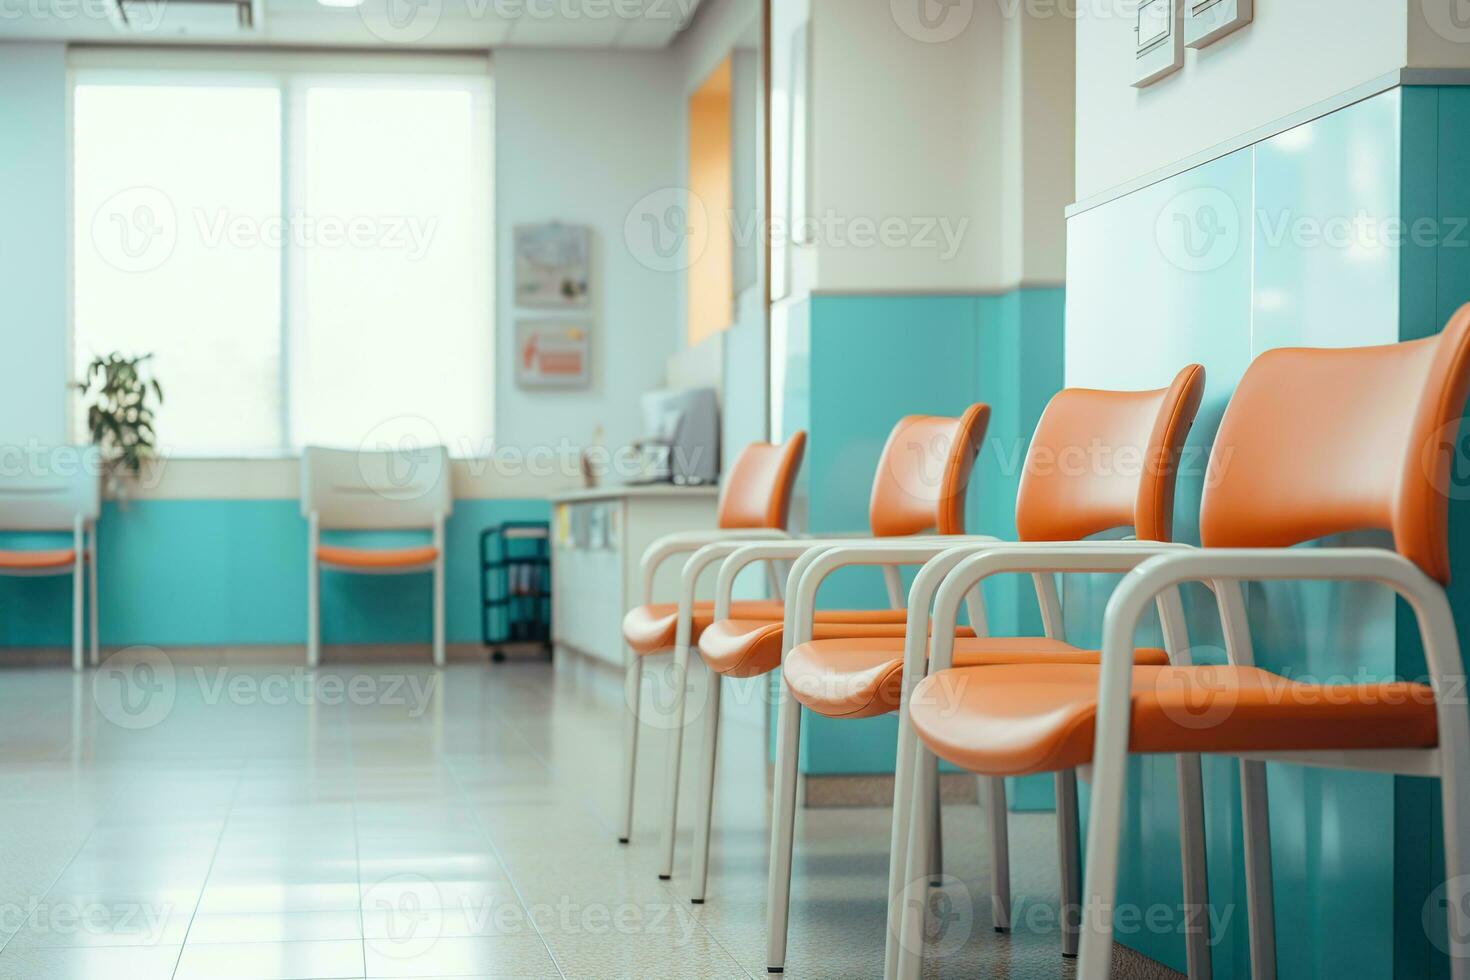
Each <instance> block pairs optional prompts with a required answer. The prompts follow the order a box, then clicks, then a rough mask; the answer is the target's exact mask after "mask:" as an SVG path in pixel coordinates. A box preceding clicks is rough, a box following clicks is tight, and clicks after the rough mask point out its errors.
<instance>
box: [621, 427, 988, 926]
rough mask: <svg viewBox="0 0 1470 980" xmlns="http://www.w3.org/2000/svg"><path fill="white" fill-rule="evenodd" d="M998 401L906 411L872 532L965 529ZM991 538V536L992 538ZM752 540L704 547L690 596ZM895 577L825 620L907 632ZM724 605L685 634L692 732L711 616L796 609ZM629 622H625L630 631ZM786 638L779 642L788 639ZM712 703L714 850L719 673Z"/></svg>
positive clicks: (792, 548)
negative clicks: (883, 603) (697, 661)
mask: <svg viewBox="0 0 1470 980" xmlns="http://www.w3.org/2000/svg"><path fill="white" fill-rule="evenodd" d="M989 418H990V409H989V407H988V406H986V405H983V404H976V405H972V406H970V407H969V408H968V409H966V410H965V412H964V413H963V414H961V415H960V416H959V417H957V418H948V417H943V416H927V415H914V416H908V417H906V418H904V419H901V420H900V421H899V422H898V424H897V425H896V426H895V427H894V429H893V431H892V432H891V433H890V434H889V437H888V442H887V443H886V444H885V446H884V448H883V452H882V453H881V455H880V457H879V462H878V468H877V472H876V474H875V475H874V478H873V490H872V498H871V503H870V507H869V515H870V524H871V532H870V533H871V534H872V535H876V536H878V537H880V538H896V537H902V536H913V535H918V534H921V533H923V532H924V531H928V530H937V531H938V532H939V533H940V534H942V535H954V534H960V533H963V529H964V507H965V491H966V489H967V488H968V485H969V477H970V472H971V469H972V468H973V466H974V462H975V456H976V454H977V453H978V451H979V447H980V443H981V441H982V440H983V438H984V435H985V428H986V425H987V424H988V422H989ZM821 540H822V539H812V538H805V539H801V540H798V541H786V542H780V543H776V544H772V543H770V542H767V543H765V544H762V545H759V546H760V547H762V548H766V549H773V550H771V553H770V555H769V557H768V558H766V559H764V560H766V561H767V562H768V565H774V564H775V563H776V562H779V561H790V560H795V559H797V558H799V556H801V555H802V554H803V553H804V552H806V551H807V550H809V549H811V548H813V547H817V546H819V545H820V543H821ZM986 540H989V539H986ZM749 546H751V545H750V544H749V542H736V543H729V542H726V543H719V544H711V545H708V546H706V547H704V548H701V549H700V550H699V551H697V552H695V554H694V555H693V557H691V558H690V559H689V562H688V564H686V566H685V569H684V574H683V587H684V589H685V595H684V599H685V601H692V598H693V587H694V582H695V581H696V580H697V578H698V576H699V575H700V574H701V572H702V571H703V570H704V569H705V568H707V567H708V566H709V565H711V564H713V563H715V562H717V561H719V560H720V559H722V558H724V557H726V556H728V555H730V554H731V553H732V552H734V551H737V550H739V549H741V548H742V547H749ZM892 571H893V575H892V577H891V578H890V579H889V581H888V586H889V593H890V597H891V598H892V601H893V604H894V608H892V609H888V610H834V611H824V612H823V613H821V614H820V618H822V619H823V621H824V622H855V623H857V624H861V627H859V626H853V625H849V626H848V627H847V629H848V630H852V629H857V628H865V629H868V630H871V631H874V632H875V633H876V634H877V635H895V634H896V635H902V633H903V619H904V611H903V609H902V592H901V590H900V589H899V588H898V586H899V581H898V577H897V572H896V570H892ZM722 595H723V603H724V604H723V606H722V608H721V609H720V610H719V611H718V614H716V611H715V610H709V611H707V612H705V613H704V614H703V615H701V616H699V617H698V618H697V620H691V622H690V625H689V628H688V630H687V631H686V632H684V633H681V634H680V635H679V636H677V637H676V638H675V646H674V653H675V666H674V671H675V677H676V679H677V681H678V683H677V684H676V686H675V689H674V697H673V701H672V704H671V709H672V710H671V714H672V717H671V719H670V722H669V727H670V728H672V729H673V731H675V732H676V733H677V732H682V731H683V727H684V717H685V701H684V686H683V683H682V681H683V678H684V676H685V672H686V671H687V667H688V661H689V650H690V647H691V646H692V645H693V644H694V643H696V642H700V641H701V639H702V638H704V637H707V636H708V629H709V627H710V625H711V621H712V620H715V619H720V620H728V619H730V618H731V617H732V616H735V617H740V619H739V622H740V623H741V624H743V626H745V627H751V628H754V629H756V630H764V629H766V628H769V627H773V626H774V627H777V628H779V626H780V621H781V619H782V617H783V616H784V615H785V614H786V609H785V607H784V605H783V604H781V603H766V604H741V603H733V604H732V603H731V602H730V600H729V589H726V590H725V591H724V592H723V593H722ZM626 633H627V624H626V622H625V634H626ZM778 642H779V640H778ZM708 680H709V689H708V690H709V696H708V699H707V701H708V703H707V705H706V708H705V712H704V722H705V731H704V746H705V780H704V784H703V786H702V787H701V792H700V794H699V796H698V800H699V803H700V814H699V817H698V819H697V821H696V835H697V838H698V839H697V844H696V849H695V853H696V855H700V856H703V855H706V854H707V853H708V834H709V822H710V821H709V818H710V805H711V799H712V794H713V764H714V756H715V751H716V739H717V737H718V731H719V705H718V700H719V684H718V675H717V674H710V675H709V676H708ZM682 741H683V740H682V738H679V737H675V738H674V739H673V740H672V743H671V748H670V758H669V763H668V770H667V778H668V783H667V786H668V791H667V798H666V806H667V808H668V809H667V813H666V818H665V823H664V831H663V841H662V849H663V865H662V867H661V869H660V872H659V878H660V879H662V880H668V879H669V878H671V877H672V876H673V865H674V833H675V828H676V826H677V821H678V794H679V773H680V765H681V758H682V751H683V746H682ZM704 877H705V876H704V874H703V870H702V867H699V866H697V867H696V875H695V880H696V891H695V894H694V896H693V898H694V900H695V901H696V902H699V901H702V900H703V897H704V896H703V890H702V885H700V884H699V883H700V882H702V881H703V880H704Z"/></svg>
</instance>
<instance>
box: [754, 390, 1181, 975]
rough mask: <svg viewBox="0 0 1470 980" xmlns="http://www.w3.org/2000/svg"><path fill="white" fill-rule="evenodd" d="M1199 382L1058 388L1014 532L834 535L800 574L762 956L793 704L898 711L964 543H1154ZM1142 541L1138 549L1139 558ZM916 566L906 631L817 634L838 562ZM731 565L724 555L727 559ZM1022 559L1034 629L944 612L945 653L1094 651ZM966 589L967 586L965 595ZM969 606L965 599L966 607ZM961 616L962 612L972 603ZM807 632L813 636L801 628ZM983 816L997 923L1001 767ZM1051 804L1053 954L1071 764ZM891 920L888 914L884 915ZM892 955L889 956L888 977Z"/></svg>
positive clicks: (1003, 924)
mask: <svg viewBox="0 0 1470 980" xmlns="http://www.w3.org/2000/svg"><path fill="white" fill-rule="evenodd" d="M1203 391H1204V369H1203V368H1201V367H1200V366H1199V365H1197V364H1192V365H1189V366H1187V367H1185V368H1183V369H1182V370H1180V371H1179V373H1178V374H1177V375H1176V376H1175V378H1174V379H1173V381H1172V383H1171V384H1169V385H1168V386H1166V387H1164V388H1159V389H1155V390H1150V391H1101V390H1090V389H1080V388H1072V389H1066V390H1064V391H1062V392H1060V393H1058V394H1057V395H1056V396H1054V397H1053V398H1052V400H1051V402H1050V403H1049V404H1048V405H1047V408H1046V410H1045V412H1044V413H1043V414H1042V417H1041V419H1040V421H1039V422H1038V424H1037V427H1036V432H1035V434H1034V435H1033V437H1032V439H1031V442H1030V445H1029V447H1028V450H1027V456H1026V459H1025V461H1024V465H1023V468H1022V473H1021V482H1020V487H1019V489H1018V492H1017V501H1016V528H1017V531H1018V538H1019V541H1017V542H1011V543H993V544H979V545H969V546H964V547H955V548H935V547H924V548H917V549H914V550H912V551H906V549H897V550H893V549H872V548H866V547H864V546H861V545H838V546H835V547H832V548H829V549H827V550H826V551H825V552H824V553H823V554H821V555H820V556H818V557H816V558H815V559H814V560H813V561H812V562H811V563H810V564H809V565H808V566H807V567H806V568H805V569H804V570H803V573H802V574H801V576H800V581H799V582H798V583H797V585H796V586H795V588H794V589H793V591H792V601H791V607H792V610H793V612H792V619H793V630H792V637H791V641H792V642H791V644H790V645H789V646H788V647H787V648H786V649H785V650H783V651H781V652H780V654H779V655H778V656H776V657H773V658H771V659H770V661H769V665H768V666H767V668H766V669H775V668H776V667H778V666H779V667H780V668H781V669H782V674H783V679H784V682H785V683H784V692H783V697H782V701H781V704H780V708H779V723H778V735H777V749H776V757H777V760H776V776H775V778H776V793H775V801H774V804H773V818H772V819H773V825H772V851H771V853H772V861H771V867H770V883H769V894H770V904H769V908H768V913H769V916H770V919H769V941H768V957H769V958H768V968H771V969H780V968H782V967H783V966H784V959H785V949H786V938H787V935H786V934H787V918H788V908H789V904H788V903H789V895H790V883H791V849H792V843H793V838H794V831H795V799H794V793H795V785H796V775H797V769H796V762H797V758H798V753H799V738H800V722H801V708H802V707H806V708H807V709H808V710H811V711H813V712H815V713H816V714H819V715H822V716H824V717H828V718H871V717H876V716H878V715H883V714H887V713H888V712H891V711H895V710H898V709H899V707H900V705H901V702H902V694H903V691H904V690H905V688H904V685H903V684H902V681H903V676H904V672H905V664H906V661H907V660H908V655H907V652H906V651H908V650H912V651H913V652H914V655H915V657H916V659H920V660H922V654H923V649H924V644H925V642H926V638H927V636H928V634H929V618H928V603H929V600H930V599H931V598H932V595H933V588H932V586H931V585H930V584H929V583H930V582H931V581H932V580H933V578H934V575H935V571H936V568H942V567H944V566H945V565H953V564H954V562H955V561H957V560H958V557H959V556H961V555H964V554H968V553H969V552H970V551H973V550H976V549H986V548H1004V549H1005V550H1006V552H1007V553H1008V554H1015V555H1022V554H1031V555H1036V556H1040V557H1041V558H1044V556H1045V555H1047V554H1049V553H1051V552H1052V551H1054V550H1055V549H1058V548H1062V547H1066V546H1068V545H1069V544H1071V545H1072V547H1074V548H1076V547H1079V546H1084V547H1087V548H1091V549H1094V550H1097V549H1105V550H1118V549H1121V550H1123V551H1124V552H1126V553H1129V554H1132V553H1134V552H1136V551H1137V550H1139V549H1147V553H1152V552H1153V551H1156V550H1157V549H1158V548H1159V547H1161V546H1167V542H1169V541H1170V539H1171V536H1172V527H1173V499H1174V482H1175V477H1176V474H1177V462H1178V459H1179V456H1180V453H1181V450H1182V447H1183V444H1184V440H1185V438H1186V437H1187V435H1188V433H1189V430H1190V427H1191V425H1192V424H1193V421H1194V417H1195V414H1196V412H1197V411H1198V408H1199V404H1200V400H1201V397H1202V395H1203ZM1123 531H1126V532H1128V533H1130V534H1132V535H1135V536H1136V538H1137V539H1138V540H1135V541H1126V542H1116V541H1087V542H1083V540H1082V539H1084V538H1087V537H1089V536H1091V535H1098V534H1104V533H1109V532H1111V533H1113V534H1115V535H1116V534H1117V533H1119V532H1123ZM1147 553H1145V554H1144V555H1143V556H1142V557H1147ZM926 560H927V561H928V564H926V565H925V569H924V570H923V571H921V573H920V578H919V579H917V580H916V581H915V583H914V586H913V587H912V588H911V590H910V593H909V599H908V602H909V610H908V625H907V629H906V631H905V633H903V634H901V635H896V636H887V637H877V636H860V635H857V634H853V635H849V636H833V635H830V634H831V632H832V630H833V628H832V627H828V628H827V631H828V633H829V635H827V636H822V635H821V632H822V628H821V627H819V626H815V625H813V624H812V619H813V612H814V609H815V600H816V595H817V592H818V589H819V588H820V586H821V584H822V582H823V581H824V580H825V579H826V578H827V577H828V576H829V575H830V574H832V573H833V572H835V571H836V570H837V569H839V568H844V567H850V566H853V565H864V564H880V565H886V566H892V565H895V564H899V563H916V562H925V561H926ZM732 563H733V560H732ZM1034 564H1035V568H1034V570H1033V571H1031V573H1030V574H1031V580H1032V583H1033V585H1034V587H1035V591H1036V597H1037V603H1038V605H1039V607H1040V611H1041V614H1042V622H1043V626H1044V632H1045V636H1042V637H992V636H988V635H986V630H985V629H984V624H983V623H982V624H981V627H980V628H979V629H977V631H976V632H977V633H978V634H979V635H976V636H969V637H966V636H963V635H960V634H961V631H959V630H958V629H956V626H955V624H954V623H949V624H948V625H947V627H940V628H948V629H949V630H950V631H951V632H952V633H954V634H956V636H957V638H955V639H954V640H953V643H954V646H955V648H956V650H957V651H958V652H957V657H958V658H959V660H960V661H961V662H963V663H967V664H986V663H1031V662H1035V663H1096V662H1097V660H1098V656H1099V655H1098V653H1097V651H1091V650H1084V649H1081V648H1078V647H1076V646H1073V645H1072V644H1070V643H1067V642H1066V640H1065V635H1064V629H1063V625H1062V615H1061V603H1060V599H1059V596H1058V592H1057V586H1056V581H1055V578H1054V577H1053V576H1052V575H1051V574H1050V571H1051V569H1048V568H1047V567H1046V562H1045V561H1044V560H1037V561H1036V562H1035V563H1034ZM973 595H974V593H973V592H971V593H967V594H966V600H971V599H972V597H973ZM971 608H972V609H973V608H974V607H973V606H972V607H971ZM971 621H972V624H973V623H974V622H975V617H974V614H973V612H972V615H971ZM814 631H815V634H816V638H815V639H813V638H812V637H813V635H814ZM1135 656H1136V658H1137V660H1138V662H1140V663H1155V664H1165V663H1168V662H1169V657H1168V654H1167V653H1166V651H1165V650H1159V649H1153V648H1143V649H1139V650H1137V651H1136V652H1135ZM911 754H912V750H911V749H906V748H905V747H904V746H900V751H899V754H898V760H897V765H896V768H895V799H896V800H907V799H908V796H909V792H910V790H909V786H910V782H911V780H912V779H913V775H912V772H911V771H910V769H909V766H908V757H909V755H911ZM1191 768H1192V770H1193V772H1192V773H1191V774H1190V775H1191V778H1193V779H1195V780H1197V778H1198V777H1197V771H1198V761H1197V760H1188V759H1186V760H1184V762H1183V763H1182V769H1181V771H1184V770H1187V769H1191ZM934 788H935V790H936V792H935V793H932V794H931V795H930V797H929V798H927V799H926V800H925V802H924V804H923V806H922V808H920V809H916V810H915V811H914V812H915V813H918V814H923V815H924V817H921V818H920V819H925V818H926V817H927V815H928V814H929V812H930V811H931V810H933V809H935V808H937V806H938V798H937V787H934ZM982 788H983V789H984V790H985V792H984V794H983V796H984V799H985V802H986V807H987V816H988V817H989V820H990V841H991V848H992V910H993V914H994V916H995V925H996V928H997V929H998V930H1006V929H1008V928H1009V927H1010V888H1009V862H1008V855H1007V827H1006V824H1007V819H1006V797H1005V784H1004V780H1002V779H992V780H986V781H983V783H982ZM1056 791H1057V812H1058V815H1059V824H1058V827H1059V851H1060V856H1061V860H1060V865H1061V870H1062V895H1063V907H1064V916H1063V925H1064V928H1063V949H1062V951H1063V954H1064V955H1069V956H1071V955H1076V938H1077V931H1076V928H1077V927H1076V923H1075V915H1073V916H1071V918H1070V919H1069V918H1068V917H1067V915H1066V913H1067V912H1068V911H1070V910H1074V909H1075V908H1076V903H1077V899H1078V891H1079V882H1078V880H1077V879H1078V868H1077V857H1076V855H1077V824H1076V793H1077V785H1076V774H1075V773H1074V772H1071V771H1067V772H1064V773H1059V774H1058V776H1057V780H1056ZM908 816H909V811H908V810H907V809H905V808H904V807H897V806H896V807H895V810H894V841H893V849H892V853H891V855H890V876H891V877H892V879H893V881H892V882H891V886H890V887H891V889H893V890H892V891H890V894H893V893H894V892H896V890H897V886H898V884H899V883H900V882H901V880H902V879H901V878H900V876H901V874H902V873H903V872H904V871H905V870H906V867H907V866H906V855H907V846H908V831H907V825H906V823H905V822H904V821H905V819H906V818H907V817H908ZM1181 821H1182V823H1183V825H1184V827H1185V832H1186V835H1188V834H1191V833H1195V832H1196V831H1197V832H1199V833H1201V834H1202V821H1203V816H1202V813H1201V812H1200V810H1199V809H1198V807H1196V806H1195V805H1194V804H1193V801H1191V800H1189V799H1181ZM925 822H926V825H927V826H929V827H930V828H931V830H930V833H929V838H928V844H929V847H930V849H929V851H927V852H926V860H927V861H928V866H915V867H914V868H913V869H912V872H911V873H913V874H916V875H923V876H925V877H928V876H929V875H931V874H933V873H934V868H933V865H935V864H936V863H937V862H936V861H935V860H934V858H933V857H932V855H933V854H934V853H936V851H937V849H938V840H937V836H938V834H939V822H938V821H937V820H933V821H929V820H927V819H925ZM890 925H891V927H896V925H897V921H896V919H895V920H894V921H893V922H892V923H891V924H890ZM893 968H894V964H893V963H891V962H890V963H889V964H888V971H887V972H888V973H889V975H891V973H892V970H893Z"/></svg>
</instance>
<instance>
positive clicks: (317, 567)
mask: <svg viewBox="0 0 1470 980" xmlns="http://www.w3.org/2000/svg"><path fill="white" fill-rule="evenodd" d="M319 527H320V525H319V524H318V519H317V516H316V514H315V513H314V512H313V513H312V514H311V516H310V517H308V518H307V528H308V529H307V546H306V665H307V666H308V667H315V666H316V665H317V664H319V663H321V659H322V595H321V591H322V567H321V564H320V562H318V561H317V557H316V552H317V544H318V542H319V540H320V532H319V530H318V528H319Z"/></svg>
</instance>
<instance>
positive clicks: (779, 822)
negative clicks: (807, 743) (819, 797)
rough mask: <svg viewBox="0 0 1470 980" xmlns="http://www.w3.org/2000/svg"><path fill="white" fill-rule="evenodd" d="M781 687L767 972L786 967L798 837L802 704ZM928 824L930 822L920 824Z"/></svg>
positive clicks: (768, 890) (768, 883)
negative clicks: (793, 853)
mask: <svg viewBox="0 0 1470 980" xmlns="http://www.w3.org/2000/svg"><path fill="white" fill-rule="evenodd" d="M777 683H780V684H781V688H780V691H781V700H780V705H779V708H778V710H779V712H780V714H779V717H778V721H777V725H776V773H775V785H774V786H773V787H772V789H773V792H772V799H771V857H770V865H769V870H768V878H767V880H766V970H767V972H769V973H780V972H781V971H782V970H784V969H785V968H786V933H787V929H788V928H789V926H790V924H791V923H790V918H791V850H792V846H793V844H794V843H795V837H796V777H797V749H798V747H799V744H800V740H801V702H800V701H798V700H796V698H795V697H794V696H793V695H792V693H791V692H790V691H788V690H786V685H785V683H784V682H781V681H778V682H777ZM919 822H920V823H924V824H926V825H927V821H922V820H921V821H919Z"/></svg>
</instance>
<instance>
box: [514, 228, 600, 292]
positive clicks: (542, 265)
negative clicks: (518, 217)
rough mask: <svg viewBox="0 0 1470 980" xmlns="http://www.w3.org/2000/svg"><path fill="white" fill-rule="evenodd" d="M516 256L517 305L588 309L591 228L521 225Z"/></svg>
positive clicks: (516, 239) (516, 243)
mask: <svg viewBox="0 0 1470 980" xmlns="http://www.w3.org/2000/svg"><path fill="white" fill-rule="evenodd" d="M515 256H516V267H515V289H516V305H517V306H533V307H561V308H568V307H576V308H585V307H586V306H587V304H588V294H587V290H588V285H587V284H588V280H589V279H590V278H591V269H592V229H591V228H589V227H588V226H587V225H564V224H561V223H560V222H552V223H551V224H545V225H517V226H516V229H515Z"/></svg>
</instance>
